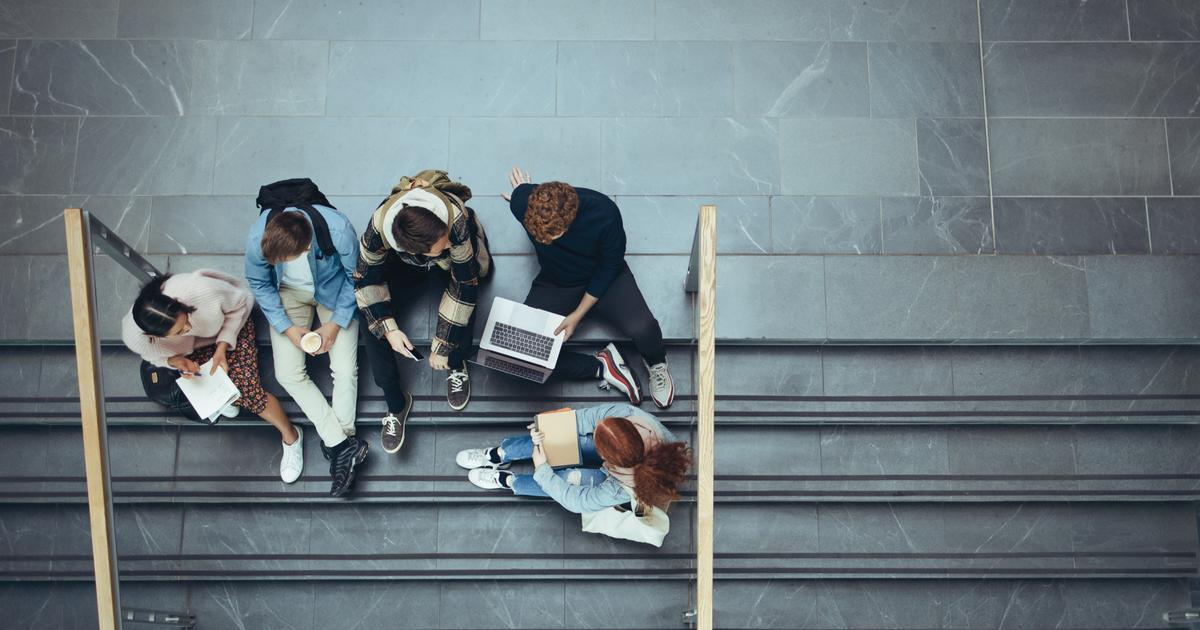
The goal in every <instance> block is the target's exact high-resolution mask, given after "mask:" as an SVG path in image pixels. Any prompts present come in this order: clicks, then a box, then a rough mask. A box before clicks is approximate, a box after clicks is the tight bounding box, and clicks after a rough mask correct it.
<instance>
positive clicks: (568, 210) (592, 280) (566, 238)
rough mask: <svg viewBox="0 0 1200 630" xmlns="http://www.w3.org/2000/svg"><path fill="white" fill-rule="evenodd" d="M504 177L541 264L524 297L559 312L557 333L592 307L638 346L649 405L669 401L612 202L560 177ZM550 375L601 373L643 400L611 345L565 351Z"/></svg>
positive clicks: (657, 341) (661, 356)
mask: <svg viewBox="0 0 1200 630" xmlns="http://www.w3.org/2000/svg"><path fill="white" fill-rule="evenodd" d="M509 183H510V184H512V187H513V191H512V194H511V196H509V195H505V196H504V197H505V199H508V200H509V208H510V210H512V214H513V216H514V217H516V219H517V221H520V222H521V224H522V225H523V226H524V227H525V232H526V233H527V234H528V236H529V240H530V241H532V242H533V249H534V251H535V252H536V253H537V259H538V262H539V263H540V264H541V271H540V272H539V273H538V275H537V277H536V278H534V280H533V286H531V287H530V288H529V294H528V295H527V296H526V297H525V304H526V305H527V306H532V307H534V308H539V309H542V310H545V311H550V312H552V313H557V314H559V315H565V316H566V319H565V320H563V322H562V324H561V325H559V327H558V329H557V330H556V331H555V334H558V333H560V332H561V333H564V334H565V336H566V338H568V339H569V338H570V337H571V335H572V334H573V333H574V332H575V329H576V327H578V326H579V323H580V322H581V321H583V318H584V317H586V316H587V315H589V314H590V313H596V314H598V315H600V317H602V318H604V319H606V320H608V321H609V322H610V323H612V324H614V325H615V326H616V327H617V328H618V329H619V330H620V331H621V332H622V333H624V334H626V335H629V336H630V337H632V338H633V345H634V346H635V347H636V348H637V350H638V352H640V353H641V355H642V360H643V363H644V364H645V366H646V370H647V371H648V372H649V375H650V397H651V398H652V399H653V400H654V404H655V405H657V406H658V407H659V408H660V409H665V408H666V407H669V406H671V403H672V402H674V400H675V383H674V381H673V380H672V378H671V372H670V371H669V370H668V369H667V350H666V347H665V346H663V337H662V329H661V328H660V327H659V325H658V320H657V319H655V317H654V314H653V313H651V312H650V307H649V306H647V305H646V299H645V298H644V297H642V291H641V289H639V288H638V284H637V280H635V279H634V277H633V272H632V271H630V269H629V265H628V264H626V262H625V227H624V225H623V224H622V222H621V210H620V209H619V208H617V204H615V203H613V200H612V199H609V198H608V197H607V196H605V195H604V194H602V193H599V192H596V191H594V190H588V189H587V188H576V187H574V186H571V185H570V184H564V183H563V182H546V183H544V184H534V183H532V182H531V181H530V179H529V174H528V173H526V172H524V171H521V170H520V169H519V168H514V169H513V170H512V171H511V172H510V173H509ZM554 375H555V376H556V377H560V378H565V379H571V380H590V379H600V378H602V379H603V381H602V382H601V383H600V386H601V387H602V388H610V387H611V388H616V389H617V390H619V391H620V392H622V393H623V394H625V395H626V396H628V397H629V402H631V403H633V404H635V405H637V404H640V403H641V401H642V393H641V387H640V386H639V384H638V380H637V377H636V375H635V374H634V373H633V370H631V369H629V366H628V365H626V363H625V360H624V359H623V358H622V356H621V353H620V352H619V351H618V350H617V347H616V345H614V344H608V346H607V347H606V348H605V349H603V350H601V351H600V352H598V353H596V354H595V355H590V354H583V353H579V352H569V351H565V350H564V351H563V352H562V353H560V354H559V357H558V365H557V366H555V369H554Z"/></svg>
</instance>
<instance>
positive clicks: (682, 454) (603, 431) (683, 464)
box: [593, 417, 692, 510]
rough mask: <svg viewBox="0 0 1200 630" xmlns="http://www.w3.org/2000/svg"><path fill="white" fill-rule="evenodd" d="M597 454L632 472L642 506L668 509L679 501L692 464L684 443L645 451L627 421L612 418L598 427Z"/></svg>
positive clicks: (640, 436)
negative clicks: (675, 501)
mask: <svg viewBox="0 0 1200 630" xmlns="http://www.w3.org/2000/svg"><path fill="white" fill-rule="evenodd" d="M593 439H594V440H595V441H596V452H597V453H599V454H600V457H601V458H602V459H603V460H604V461H605V462H607V463H610V464H613V465H614V466H620V467H622V468H632V469H633V486H634V487H633V492H634V494H635V495H636V496H637V500H638V502H639V503H641V504H643V505H653V506H655V507H658V508H661V509H664V510H665V509H667V507H668V506H670V505H671V502H672V501H674V500H676V499H678V498H679V485H680V484H682V483H683V480H684V479H685V478H686V476H687V471H688V468H690V467H691V465H692V457H691V449H689V448H688V445H687V444H685V443H683V442H665V443H660V444H659V445H658V446H655V447H654V448H652V449H650V451H649V452H646V444H645V442H643V441H642V435H641V434H640V433H638V429H637V427H636V426H634V424H633V423H632V422H630V421H629V419H627V418H617V417H610V418H605V419H604V420H601V421H600V423H599V424H597V425H596V431H595V433H594V434H593Z"/></svg>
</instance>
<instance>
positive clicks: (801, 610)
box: [0, 576, 1189, 630]
mask: <svg viewBox="0 0 1200 630" xmlns="http://www.w3.org/2000/svg"><path fill="white" fill-rule="evenodd" d="M488 578H491V579H488ZM488 578H485V579H481V580H480V581H476V582H442V583H423V582H419V581H409V582H379V581H345V582H338V583H331V582H311V581H307V582H306V581H296V582H286V583H279V582H263V581H244V582H182V583H137V582H125V583H122V588H121V597H122V602H123V603H124V604H125V605H126V606H137V607H142V608H151V609H159V610H162V609H166V610H184V609H189V610H191V611H192V612H194V613H195V614H196V616H197V619H198V620H199V621H200V623H201V624H202V627H203V628H206V629H217V630H225V629H227V628H230V629H233V628H256V629H267V628H289V629H291V630H322V629H325V628H335V627H341V626H339V625H338V624H339V623H343V622H344V621H345V619H347V618H352V619H355V620H356V621H360V622H361V623H360V625H361V626H362V627H368V628H414V629H416V628H423V629H431V628H445V629H448V630H449V629H454V630H462V629H464V628H503V627H520V628H526V629H527V630H549V629H551V628H606V629H609V630H648V629H658V628H663V629H668V628H680V627H682V624H681V617H682V612H683V610H685V609H686V608H688V607H689V606H690V604H689V603H688V602H689V593H688V585H687V583H685V582H681V581H665V580H658V581H650V580H647V581H635V580H630V581H623V582H593V581H587V580H579V581H567V582H560V581H541V582H535V581H528V582H526V581H522V582H512V581H509V580H504V579H502V578H500V576H488ZM1188 605H1189V601H1188V583H1187V580H1183V579H1177V578H1167V579H1162V578H1158V579H1154V578H1148V579H1142V580H1129V579H1095V580H1069V581H1056V580H1037V579H1034V580H804V581H792V580H758V581H755V580H740V581H732V582H723V581H718V582H717V584H716V589H715V614H716V619H715V621H716V627H717V628H721V629H723V630H733V629H741V628H766V629H780V630H783V629H795V628H812V629H815V630H827V629H828V630H835V629H840V628H847V627H861V628H896V629H900V630H930V629H935V628H936V629H938V630H977V629H984V628H1001V627H1019V628H1029V629H1031V630H1050V629H1051V628H1054V629H1056V630H1062V629H1068V630H1082V629H1085V628H1087V629H1093V630H1097V629H1102V630H1108V629H1113V630H1118V629H1120V630H1128V629H1131V628H1137V629H1141V630H1145V629H1151V628H1164V627H1166V626H1165V624H1163V623H1162V621H1161V613H1162V612H1165V611H1167V610H1171V609H1177V608H1184V607H1187V606H1188ZM0 608H3V610H5V612H6V628H11V629H12V630H42V629H43V628H55V629H63V630H87V629H90V628H95V627H96V620H95V615H96V612H95V610H96V609H95V592H94V590H93V588H92V585H91V584H86V583H81V582H59V583H44V582H9V583H3V584H0ZM397 611H403V614H398V612H397Z"/></svg>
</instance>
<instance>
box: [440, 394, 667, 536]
mask: <svg viewBox="0 0 1200 630" xmlns="http://www.w3.org/2000/svg"><path fill="white" fill-rule="evenodd" d="M575 423H576V427H577V430H578V433H579V449H580V452H581V454H582V456H583V463H584V466H582V467H580V468H569V469H563V470H554V469H553V468H551V467H550V464H548V463H547V462H546V455H545V453H544V452H543V450H542V447H541V442H542V435H541V433H540V432H538V431H537V429H536V428H534V425H529V429H530V432H529V435H520V436H514V437H509V438H505V439H504V440H502V441H501V442H500V445H499V446H494V447H491V448H478V449H467V450H464V451H460V452H459V453H458V455H457V456H456V457H455V461H456V462H457V463H458V465H459V466H461V467H463V468H466V469H468V470H469V472H468V473H467V478H468V479H469V480H470V481H471V483H473V484H475V485H476V486H479V487H480V488H484V489H487V490H499V489H507V490H511V491H512V492H513V494H516V495H520V496H533V497H550V498H551V499H554V500H555V501H557V502H558V503H559V504H560V505H562V506H563V507H564V508H566V509H567V510H569V511H571V512H575V513H585V512H598V511H600V510H603V509H605V508H608V507H612V506H614V505H622V504H625V503H629V490H632V491H633V493H634V495H635V496H636V497H637V500H638V502H639V503H640V504H642V505H653V506H655V507H659V508H662V509H666V508H667V507H668V506H669V505H670V503H671V501H673V500H675V499H677V498H679V492H678V487H679V484H681V483H683V480H684V477H685V475H686V474H687V470H688V467H689V466H690V465H691V456H690V450H689V449H688V446H687V444H686V443H684V442H682V441H681V440H679V438H677V437H675V435H674V434H673V433H671V432H670V431H669V430H667V428H666V427H664V426H663V425H662V423H661V422H659V421H658V419H657V418H655V417H654V416H652V415H650V414H648V413H646V412H644V411H642V410H641V409H638V408H637V407H634V406H633V405H630V404H628V403H616V404H608V405H600V406H598V407H589V408H586V409H576V410H575ZM527 459H531V460H533V463H534V472H533V474H532V475H529V474H515V473H512V472H509V471H508V470H507V468H508V467H509V466H510V465H511V464H512V462H515V461H522V460H527ZM626 488H628V489H629V490H626Z"/></svg>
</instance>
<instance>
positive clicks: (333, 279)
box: [246, 206, 358, 333]
mask: <svg viewBox="0 0 1200 630" xmlns="http://www.w3.org/2000/svg"><path fill="white" fill-rule="evenodd" d="M313 207H314V208H316V209H317V212H320V213H321V216H323V217H325V223H326V224H328V225H329V237H330V238H331V239H332V240H333V245H334V247H336V248H337V256H336V257H332V256H330V257H320V258H318V256H319V255H320V252H319V251H318V250H319V249H320V248H319V247H317V246H316V238H315V237H314V238H313V245H312V246H311V247H309V251H308V266H309V268H310V269H312V276H313V287H314V295H313V298H314V299H315V300H316V301H317V303H318V304H320V305H321V306H324V307H325V308H327V309H329V310H330V311H333V321H334V323H336V324H337V325H338V326H341V327H342V328H346V327H347V326H349V325H350V322H351V321H353V320H354V315H355V312H356V311H357V309H358V305H357V304H356V303H355V301H354V280H353V279H352V278H351V274H353V273H354V266H355V265H356V264H358V234H357V232H356V231H355V230H354V226H353V225H351V223H350V219H347V218H346V215H344V214H342V213H341V212H338V211H337V210H334V209H333V208H326V207H324V206H313ZM285 212H300V216H303V217H304V218H305V219H308V215H307V214H305V213H304V212H303V211H300V210H297V209H295V208H289V209H287V210H285ZM267 214H268V213H266V212H264V213H262V214H261V215H259V217H258V221H256V222H255V223H254V227H252V228H250V236H249V238H248V239H247V240H246V281H247V283H248V284H249V285H250V290H251V291H253V292H254V299H255V300H256V301H257V302H258V305H259V307H261V308H262V311H263V314H264V315H266V316H267V321H268V322H270V324H271V328H274V329H275V330H276V331H277V332H280V333H282V332H283V331H285V330H287V329H288V328H289V327H290V326H291V325H292V320H291V319H289V318H288V316H287V313H286V312H285V311H284V310H283V302H282V301H281V300H280V299H279V273H278V272H277V270H276V268H275V265H272V264H269V263H268V262H267V261H266V259H265V258H263V253H262V236H263V231H264V229H265V228H266V226H267Z"/></svg>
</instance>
